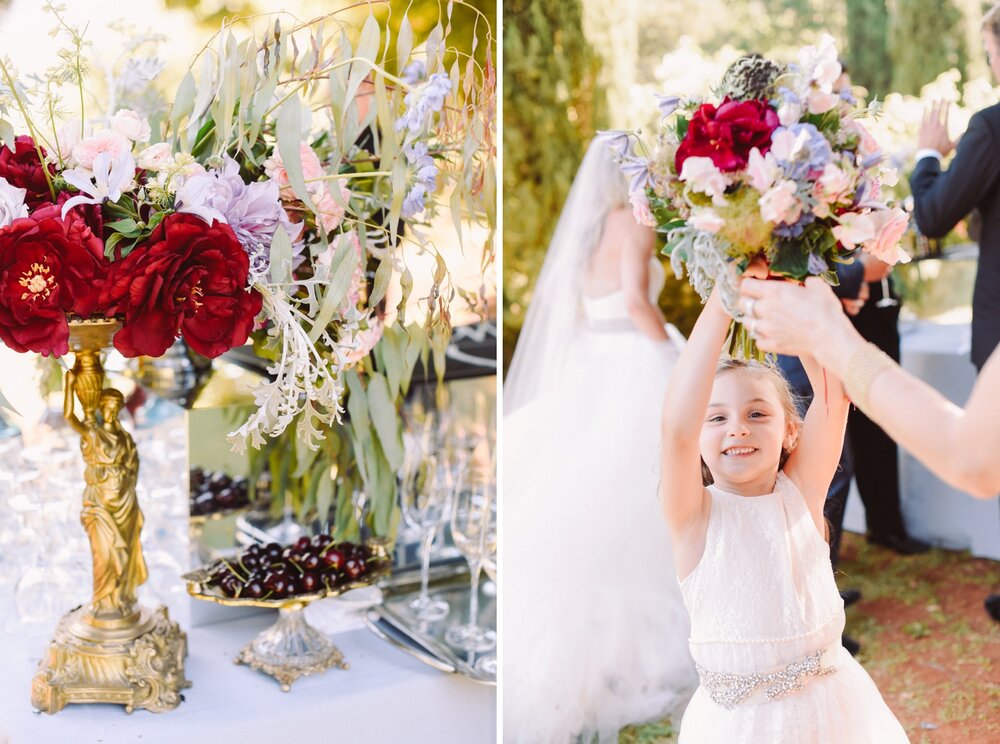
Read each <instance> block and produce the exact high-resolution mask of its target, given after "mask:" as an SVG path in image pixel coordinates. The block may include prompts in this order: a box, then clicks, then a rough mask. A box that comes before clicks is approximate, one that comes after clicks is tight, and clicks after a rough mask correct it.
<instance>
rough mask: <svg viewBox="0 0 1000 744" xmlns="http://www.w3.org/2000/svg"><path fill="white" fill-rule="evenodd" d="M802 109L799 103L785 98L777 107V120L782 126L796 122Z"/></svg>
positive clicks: (800, 116)
mask: <svg viewBox="0 0 1000 744" xmlns="http://www.w3.org/2000/svg"><path fill="white" fill-rule="evenodd" d="M804 110H805V109H803V107H802V104H801V103H793V102H792V101H788V100H785V101H783V102H782V104H781V105H780V106H779V107H778V121H780V122H781V125H782V126H783V127H787V126H791V125H792V124H797V123H798V121H799V119H801V118H802V114H803V112H804Z"/></svg>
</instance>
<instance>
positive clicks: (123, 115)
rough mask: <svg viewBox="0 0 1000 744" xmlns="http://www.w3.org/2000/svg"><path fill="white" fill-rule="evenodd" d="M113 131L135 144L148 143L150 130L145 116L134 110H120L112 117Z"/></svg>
mask: <svg viewBox="0 0 1000 744" xmlns="http://www.w3.org/2000/svg"><path fill="white" fill-rule="evenodd" d="M111 129H112V131H114V132H118V134H120V135H121V136H123V137H127V138H128V139H130V140H132V141H133V142H148V141H149V135H150V129H149V122H148V121H147V120H146V117H145V116H142V115H141V114H137V113H136V112H135V111H133V110H132V109H118V112H117V113H116V114H115V115H114V116H112V117H111Z"/></svg>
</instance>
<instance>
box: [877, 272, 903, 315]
mask: <svg viewBox="0 0 1000 744" xmlns="http://www.w3.org/2000/svg"><path fill="white" fill-rule="evenodd" d="M898 304H899V300H897V299H895V298H894V297H892V295H890V294H889V275H888V274H886V275H885V276H883V277H882V299H881V300H879V301H878V302H876V303H875V307H895V306H896V305H898Z"/></svg>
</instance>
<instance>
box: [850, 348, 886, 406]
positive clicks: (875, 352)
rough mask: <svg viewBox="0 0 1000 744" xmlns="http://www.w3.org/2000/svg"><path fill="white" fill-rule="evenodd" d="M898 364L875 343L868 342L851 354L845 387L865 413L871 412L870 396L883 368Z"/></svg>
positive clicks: (853, 400) (855, 403) (852, 400)
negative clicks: (873, 384)
mask: <svg viewBox="0 0 1000 744" xmlns="http://www.w3.org/2000/svg"><path fill="white" fill-rule="evenodd" d="M894 366H896V363H895V362H894V361H893V360H892V358H891V357H890V356H889V355H888V354H886V353H885V352H884V351H882V350H881V349H880V348H878V347H877V346H876V345H875V344H872V343H867V344H865V345H864V346H862V347H861V348H860V349H858V350H857V351H855V352H854V353H853V354H852V355H851V360H850V362H848V363H847V375H846V376H845V378H844V389H845V390H846V391H847V397H849V398H850V399H851V402H852V403H854V405H856V406H857V407H858V408H860V409H861V411H862V412H863V413H865V415H868V412H869V400H868V396H869V394H870V393H871V389H872V383H873V382H875V378H876V377H878V375H879V373H880V372H882V371H883V370H885V369H887V368H889V367H894Z"/></svg>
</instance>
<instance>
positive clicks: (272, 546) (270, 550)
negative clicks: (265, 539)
mask: <svg viewBox="0 0 1000 744" xmlns="http://www.w3.org/2000/svg"><path fill="white" fill-rule="evenodd" d="M281 550H282V548H281V546H280V545H278V543H275V542H273V543H268V544H267V545H265V546H264V552H265V553H266V554H267V559H268V560H269V561H276V560H278V559H279V558H280V557H281Z"/></svg>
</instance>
